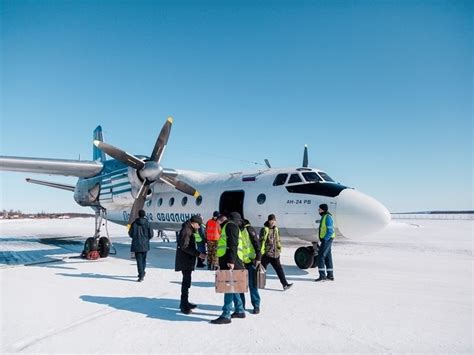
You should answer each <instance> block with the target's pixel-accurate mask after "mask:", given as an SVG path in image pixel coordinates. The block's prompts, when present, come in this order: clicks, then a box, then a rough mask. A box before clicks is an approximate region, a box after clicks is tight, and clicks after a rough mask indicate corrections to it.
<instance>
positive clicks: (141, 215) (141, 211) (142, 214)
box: [138, 210, 146, 218]
mask: <svg viewBox="0 0 474 355" xmlns="http://www.w3.org/2000/svg"><path fill="white" fill-rule="evenodd" d="M145 216H146V213H145V211H144V210H140V211H138V217H140V218H143V217H145Z"/></svg>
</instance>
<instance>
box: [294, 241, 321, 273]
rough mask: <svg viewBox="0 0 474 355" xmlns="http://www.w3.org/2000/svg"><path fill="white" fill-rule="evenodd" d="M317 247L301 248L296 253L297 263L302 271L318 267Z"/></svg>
mask: <svg viewBox="0 0 474 355" xmlns="http://www.w3.org/2000/svg"><path fill="white" fill-rule="evenodd" d="M317 255H318V252H317V246H316V248H315V247H313V246H309V247H300V248H298V249H296V251H295V257H294V258H295V263H296V266H298V267H299V268H300V269H308V268H314V267H316V266H317Z"/></svg>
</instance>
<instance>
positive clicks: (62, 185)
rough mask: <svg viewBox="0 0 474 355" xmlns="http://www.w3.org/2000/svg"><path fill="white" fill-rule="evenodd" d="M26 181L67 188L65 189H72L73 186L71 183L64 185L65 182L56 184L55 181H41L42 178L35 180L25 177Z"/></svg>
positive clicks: (62, 188)
mask: <svg viewBox="0 0 474 355" xmlns="http://www.w3.org/2000/svg"><path fill="white" fill-rule="evenodd" d="M25 180H26V182H30V183H32V184H38V185H44V186H49V187H54V188H56V189H61V190H67V191H74V188H75V186H73V185H66V184H58V183H55V182H49V181H43V180H35V179H30V178H27V179H25Z"/></svg>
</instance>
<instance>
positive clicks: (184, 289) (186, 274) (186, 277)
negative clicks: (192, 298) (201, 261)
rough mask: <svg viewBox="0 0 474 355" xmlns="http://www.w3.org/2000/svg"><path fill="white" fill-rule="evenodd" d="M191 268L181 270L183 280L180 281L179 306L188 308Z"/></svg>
mask: <svg viewBox="0 0 474 355" xmlns="http://www.w3.org/2000/svg"><path fill="white" fill-rule="evenodd" d="M192 272H193V271H192V270H182V271H181V273H182V274H183V281H182V282H181V303H180V305H179V308H181V309H189V288H190V287H191V273H192Z"/></svg>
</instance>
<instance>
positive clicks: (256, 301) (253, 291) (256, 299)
mask: <svg viewBox="0 0 474 355" xmlns="http://www.w3.org/2000/svg"><path fill="white" fill-rule="evenodd" d="M245 268H246V269H247V271H248V274H249V292H250V301H251V302H252V306H253V308H260V294H259V293H258V288H257V285H256V284H255V281H256V280H255V272H256V268H255V266H253V264H252V263H250V264H245ZM240 298H241V299H242V308H243V309H245V293H241V294H240Z"/></svg>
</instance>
